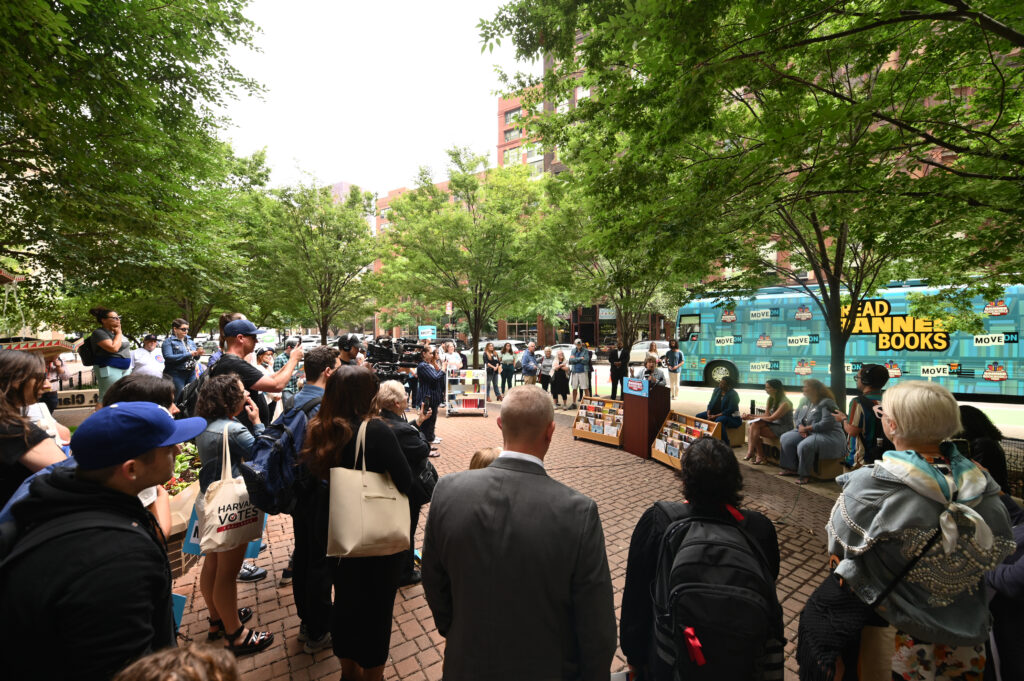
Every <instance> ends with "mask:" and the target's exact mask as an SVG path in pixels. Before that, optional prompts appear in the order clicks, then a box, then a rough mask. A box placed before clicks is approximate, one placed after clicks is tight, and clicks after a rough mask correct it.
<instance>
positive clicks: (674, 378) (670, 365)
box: [663, 340, 684, 400]
mask: <svg viewBox="0 0 1024 681" xmlns="http://www.w3.org/2000/svg"><path fill="white" fill-rule="evenodd" d="M663 360H664V363H665V368H666V369H668V385H669V388H670V389H671V390H672V399H673V400H674V399H676V396H677V395H678V394H679V380H680V373H679V369H680V368H681V367H682V366H683V361H684V360H683V353H682V352H680V351H679V341H676V340H670V341H669V342H668V352H666V353H665V357H664V358H663Z"/></svg>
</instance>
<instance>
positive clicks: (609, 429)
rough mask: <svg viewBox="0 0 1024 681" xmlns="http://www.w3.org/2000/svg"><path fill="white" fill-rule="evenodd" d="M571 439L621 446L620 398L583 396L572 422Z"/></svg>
mask: <svg viewBox="0 0 1024 681" xmlns="http://www.w3.org/2000/svg"><path fill="white" fill-rule="evenodd" d="M572 436H573V439H579V438H583V439H584V440H593V441H595V442H603V443H605V444H608V445H615V446H616V447H621V446H622V400H611V399H607V398H604V397H589V396H588V397H584V398H582V399H581V400H580V406H579V411H577V412H576V420H575V421H574V422H573V424H572Z"/></svg>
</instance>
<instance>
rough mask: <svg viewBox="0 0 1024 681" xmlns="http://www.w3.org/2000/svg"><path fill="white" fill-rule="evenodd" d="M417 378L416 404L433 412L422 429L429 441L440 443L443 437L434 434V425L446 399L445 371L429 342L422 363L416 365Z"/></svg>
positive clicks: (421, 359) (423, 353) (421, 358)
mask: <svg viewBox="0 0 1024 681" xmlns="http://www.w3.org/2000/svg"><path fill="white" fill-rule="evenodd" d="M416 378H417V379H418V383H419V385H418V390H419V391H418V393H417V395H416V404H417V405H420V406H425V407H426V408H425V410H424V411H428V410H429V411H432V412H433V413H432V414H431V415H430V418H428V419H427V420H426V421H424V422H423V425H422V426H420V431H421V432H422V433H423V435H424V436H426V438H427V441H428V442H430V443H431V444H438V443H439V442H441V438H439V437H437V436H436V435H435V434H434V425H435V424H436V423H437V410H438V407H439V406H440V405H441V403H442V402H443V401H444V371H442V370H441V364H440V361H439V360H438V357H437V353H436V352H435V351H434V349H433V348H432V347H430V345H429V344H428V345H426V346H424V347H423V350H422V351H421V354H420V363H419V366H417V367H416Z"/></svg>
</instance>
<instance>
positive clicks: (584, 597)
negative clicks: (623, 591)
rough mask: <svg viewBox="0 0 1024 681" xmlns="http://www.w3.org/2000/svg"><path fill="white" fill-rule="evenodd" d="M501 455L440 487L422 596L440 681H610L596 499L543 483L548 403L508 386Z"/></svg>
mask: <svg viewBox="0 0 1024 681" xmlns="http://www.w3.org/2000/svg"><path fill="white" fill-rule="evenodd" d="M498 427H499V428H501V433H502V437H503V438H504V441H505V447H504V450H503V451H502V452H501V455H500V456H499V457H498V459H497V460H495V461H494V463H492V464H491V465H490V466H488V467H487V468H483V469H480V470H474V471H464V472H460V473H454V474H452V475H446V476H445V477H443V478H441V480H440V481H439V482H438V483H437V488H436V489H435V490H434V497H433V500H432V501H431V504H430V515H429V516H427V528H426V536H425V538H424V542H423V588H424V590H425V591H426V596H427V603H428V604H429V605H430V610H431V612H433V614H434V622H435V623H436V624H437V630H438V631H439V632H440V633H441V635H442V636H444V637H445V638H447V646H446V648H445V659H444V678H445V681H470V680H473V681H478V680H479V679H487V680H488V681H502V680H505V679H507V680H509V681H522V680H523V679H530V680H531V681H547V680H551V681H555V680H565V681H591V680H593V681H597V680H600V681H607V680H608V676H609V669H610V667H611V662H612V657H613V656H614V655H615V643H616V639H615V612H614V610H613V605H612V585H611V576H610V575H609V573H608V557H607V555H606V554H605V548H604V532H603V531H602V529H601V519H600V518H599V517H598V515H597V505H596V504H595V503H594V501H593V500H592V499H590V498H589V497H586V496H584V495H582V494H580V493H579V492H576V491H575V490H573V489H570V488H569V487H566V486H565V485H563V484H561V483H559V482H556V481H554V480H552V479H551V478H549V477H548V475H547V473H546V472H545V471H544V455H545V454H546V453H547V451H548V447H549V446H550V445H551V437H552V435H553V434H554V431H555V423H554V409H553V407H552V404H551V397H550V396H549V395H548V394H547V393H546V392H544V390H543V389H542V388H540V387H538V386H535V385H524V386H520V387H517V388H513V389H512V390H510V391H508V393H507V394H506V395H505V399H504V401H503V402H502V405H501V415H500V416H499V417H498Z"/></svg>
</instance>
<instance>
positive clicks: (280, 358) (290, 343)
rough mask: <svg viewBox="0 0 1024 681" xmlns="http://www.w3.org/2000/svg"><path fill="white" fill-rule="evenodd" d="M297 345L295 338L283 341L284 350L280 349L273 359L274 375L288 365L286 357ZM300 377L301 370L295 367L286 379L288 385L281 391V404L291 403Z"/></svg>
mask: <svg viewBox="0 0 1024 681" xmlns="http://www.w3.org/2000/svg"><path fill="white" fill-rule="evenodd" d="M298 344H299V339H298V338H295V337H294V336H293V337H291V338H288V339H286V340H285V342H284V348H282V349H281V352H279V353H278V354H277V356H276V357H274V373H275V374H276V373H277V372H278V371H280V370H281V369H283V368H284V365H285V364H287V363H288V356H289V355H290V354H291V351H292V350H293V349H294V348H295V346H296V345H298ZM301 376H302V369H301V368H300V367H296V369H295V370H294V371H293V372H292V375H291V377H290V378H289V379H288V383H287V384H286V385H285V386H284V388H283V389H282V390H281V401H282V403H283V404H285V405H287V404H289V403H290V402H291V398H292V397H294V396H295V393H297V392H299V378H300V377H301Z"/></svg>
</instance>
